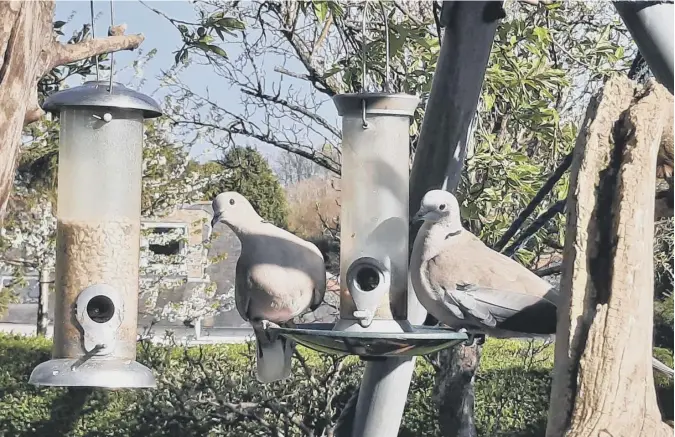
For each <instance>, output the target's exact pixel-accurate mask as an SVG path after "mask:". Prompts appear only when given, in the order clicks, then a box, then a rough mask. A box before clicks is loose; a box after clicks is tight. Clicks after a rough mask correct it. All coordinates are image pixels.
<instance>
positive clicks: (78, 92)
mask: <svg viewBox="0 0 675 437" xmlns="http://www.w3.org/2000/svg"><path fill="white" fill-rule="evenodd" d="M109 87H110V82H108V81H104V80H101V81H95V80H93V81H89V82H85V83H84V84H83V85H80V86H76V87H74V88H69V89H66V90H63V91H59V92H57V93H54V94H52V95H51V96H49V97H48V98H47V100H46V101H45V102H44V104H43V105H42V109H44V110H45V111H47V112H60V111H61V110H62V109H63V108H68V107H77V106H84V107H101V108H121V109H136V110H139V111H143V117H144V118H155V117H159V116H160V115H162V109H161V108H160V107H159V105H158V104H157V102H155V100H154V99H153V98H152V97H149V96H146V95H145V94H143V93H139V92H138V91H134V90H132V89H129V88H127V87H125V86H124V85H122V84H121V83H118V82H113V87H112V92H110V91H108V90H109Z"/></svg>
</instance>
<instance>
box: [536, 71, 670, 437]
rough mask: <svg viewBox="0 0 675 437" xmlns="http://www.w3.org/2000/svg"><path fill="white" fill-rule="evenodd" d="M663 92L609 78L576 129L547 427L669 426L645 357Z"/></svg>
mask: <svg viewBox="0 0 675 437" xmlns="http://www.w3.org/2000/svg"><path fill="white" fill-rule="evenodd" d="M668 104H670V105H672V96H670V94H669V93H668V91H667V90H666V89H665V88H663V87H662V86H661V85H658V84H656V82H654V81H651V82H650V83H648V84H647V85H646V86H645V88H644V89H642V88H641V87H640V88H639V89H638V90H636V89H635V84H634V83H633V82H632V81H630V80H629V79H627V78H625V77H622V76H619V77H614V78H612V79H610V80H609V81H608V82H607V83H606V84H605V87H604V90H603V91H602V93H601V94H600V96H599V97H598V98H596V99H594V100H593V102H591V105H590V106H589V109H588V111H587V114H586V122H585V123H584V127H583V128H582V131H581V133H580V135H579V137H578V139H577V144H576V147H575V151H574V161H573V164H572V174H571V180H570V194H569V197H568V209H567V211H568V212H567V231H566V232H567V234H566V242H565V252H564V264H563V278H562V282H561V292H562V294H563V296H564V298H563V302H561V304H560V306H559V310H558V311H559V313H558V314H559V316H558V327H557V334H556V346H555V369H554V372H553V386H552V390H551V404H550V410H549V420H548V426H547V430H546V436H547V437H563V436H566V437H621V436H625V437H641V436H644V437H659V436H664V437H665V436H672V429H671V428H669V427H668V426H667V425H666V424H664V423H663V422H662V421H661V415H660V413H659V409H658V406H657V403H656V393H655V390H654V378H653V373H652V366H651V356H652V355H651V354H652V325H653V323H652V322H653V321H652V319H653V308H652V307H653V301H652V292H651V290H653V288H654V283H653V261H652V260H653V258H652V249H653V247H652V246H653V230H654V226H653V217H654V216H653V211H654V180H655V177H656V157H657V152H658V149H659V144H660V141H661V135H662V131H663V128H664V123H665V119H666V117H667V113H668V111H667V110H666V106H665V105H668Z"/></svg>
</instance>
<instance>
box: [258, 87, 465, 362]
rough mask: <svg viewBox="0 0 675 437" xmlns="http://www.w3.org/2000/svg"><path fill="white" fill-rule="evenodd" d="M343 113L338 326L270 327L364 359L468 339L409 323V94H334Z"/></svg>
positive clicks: (427, 349)
mask: <svg viewBox="0 0 675 437" xmlns="http://www.w3.org/2000/svg"><path fill="white" fill-rule="evenodd" d="M334 103H335V105H336V106H337V110H338V113H339V115H341V116H342V184H341V193H342V197H341V198H342V205H341V215H340V235H341V237H340V286H341V289H340V316H339V319H338V321H337V322H336V323H335V324H301V325H297V327H296V328H282V327H278V326H272V327H271V328H269V329H272V330H276V331H277V332H278V333H279V334H280V335H284V336H287V337H290V338H292V339H293V340H295V341H297V342H298V343H301V344H303V345H305V346H307V347H310V348H313V349H316V350H319V351H322V352H327V353H333V354H353V355H359V356H361V357H386V356H415V355H426V354H429V353H432V352H435V351H437V350H440V349H445V348H448V347H451V346H453V345H455V344H458V343H460V342H462V341H464V340H466V339H467V336H466V335H465V334H463V333H458V332H455V331H453V330H450V329H439V328H430V327H423V326H417V327H414V326H411V324H410V323H409V322H408V308H407V302H408V293H409V292H413V291H412V290H410V291H409V290H408V229H409V211H408V198H409V193H408V172H409V163H410V152H409V147H410V139H409V138H410V137H409V129H410V117H411V116H412V115H413V113H414V111H415V109H416V108H417V105H418V103H419V99H418V98H417V97H416V96H412V95H408V94H395V93H357V94H343V95H338V96H336V97H334Z"/></svg>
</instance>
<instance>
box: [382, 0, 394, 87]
mask: <svg viewBox="0 0 675 437" xmlns="http://www.w3.org/2000/svg"><path fill="white" fill-rule="evenodd" d="M380 10H382V20H384V46H385V53H384V59H385V68H384V90H385V91H386V92H390V91H391V88H390V86H389V71H390V70H389V17H387V12H386V11H385V10H384V5H383V4H382V3H380Z"/></svg>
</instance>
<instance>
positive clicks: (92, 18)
mask: <svg viewBox="0 0 675 437" xmlns="http://www.w3.org/2000/svg"><path fill="white" fill-rule="evenodd" d="M89 9H90V12H91V39H94V38H96V34H95V33H94V0H89ZM95 59H96V82H98V81H99V80H100V79H101V78H100V76H99V71H98V56H96V57H95Z"/></svg>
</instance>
